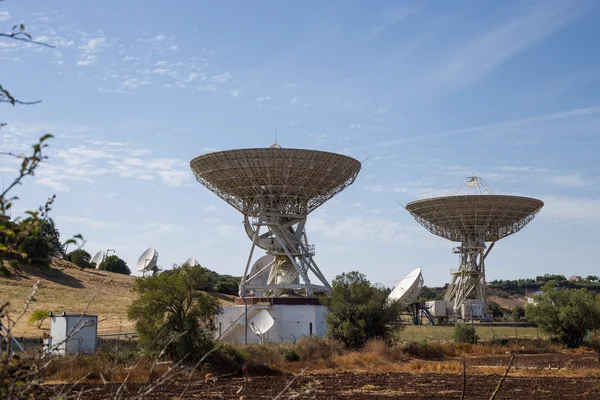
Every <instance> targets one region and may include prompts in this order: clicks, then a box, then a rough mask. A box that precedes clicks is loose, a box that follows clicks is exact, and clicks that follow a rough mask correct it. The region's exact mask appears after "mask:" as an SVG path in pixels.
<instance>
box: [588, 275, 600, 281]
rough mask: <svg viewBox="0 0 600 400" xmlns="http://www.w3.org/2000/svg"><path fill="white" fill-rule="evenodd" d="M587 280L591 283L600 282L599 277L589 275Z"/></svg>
mask: <svg viewBox="0 0 600 400" xmlns="http://www.w3.org/2000/svg"><path fill="white" fill-rule="evenodd" d="M585 279H587V280H588V281H590V282H598V275H588V277H587V278H585Z"/></svg>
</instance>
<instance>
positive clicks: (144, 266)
mask: <svg viewBox="0 0 600 400" xmlns="http://www.w3.org/2000/svg"><path fill="white" fill-rule="evenodd" d="M157 262H158V251H156V249H154V248H152V247H150V248H149V249H147V250H146V251H144V252H143V253H142V255H141V256H140V258H139V260H138V262H137V265H136V268H137V270H138V271H140V272H147V271H152V270H154V269H156V268H157V266H156V263H157Z"/></svg>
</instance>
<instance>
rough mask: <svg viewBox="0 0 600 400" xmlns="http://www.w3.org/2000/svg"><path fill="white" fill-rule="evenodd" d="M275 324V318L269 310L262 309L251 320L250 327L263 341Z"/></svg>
mask: <svg viewBox="0 0 600 400" xmlns="http://www.w3.org/2000/svg"><path fill="white" fill-rule="evenodd" d="M273 325H275V320H274V319H273V317H271V314H269V312H268V311H267V310H262V311H261V312H259V313H258V314H256V316H255V317H254V318H252V319H251V320H250V328H251V329H252V332H254V333H255V334H256V336H258V337H259V338H260V342H261V343H262V342H263V340H264V338H265V334H266V333H267V332H268V331H269V329H271V328H272V327H273Z"/></svg>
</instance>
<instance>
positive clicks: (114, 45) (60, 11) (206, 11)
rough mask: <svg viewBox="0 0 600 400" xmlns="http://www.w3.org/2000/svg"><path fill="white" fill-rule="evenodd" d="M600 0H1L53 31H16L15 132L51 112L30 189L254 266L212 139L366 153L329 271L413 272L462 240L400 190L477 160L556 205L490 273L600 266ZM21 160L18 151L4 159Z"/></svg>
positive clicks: (444, 272) (149, 235) (175, 253)
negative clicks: (425, 221)
mask: <svg viewBox="0 0 600 400" xmlns="http://www.w3.org/2000/svg"><path fill="white" fill-rule="evenodd" d="M598 5H600V3H599V2H597V1H573V0H570V1H514V2H508V1H504V2H494V1H462V2H458V1H455V2H442V1H417V2H408V1H406V2H398V1H377V2H367V1H363V2H350V1H337V2H335V1H330V2H318V1H314V2H310V1H304V2H276V1H271V2H267V1H260V2H242V1H236V2H233V1H223V2H213V1H195V2H192V1H187V2H183V1H181V2H158V1H143V2H142V1H133V0H130V1H127V2H123V1H102V2H81V1H53V2H52V1H50V2H49V1H33V0H32V1H27V2H20V1H14V0H12V1H11V0H8V1H4V2H2V3H0V27H3V28H2V29H3V30H4V31H9V30H10V28H11V27H12V26H13V25H14V24H16V23H19V22H23V23H25V24H26V26H27V30H28V31H29V32H30V33H31V34H32V35H33V36H34V39H37V40H41V41H44V42H47V43H50V44H53V45H55V46H56V47H55V48H54V49H49V48H45V47H39V46H31V45H27V44H21V43H16V42H11V41H8V40H3V41H0V63H1V64H0V65H1V69H0V70H1V71H2V75H1V77H2V81H1V83H2V84H3V85H4V86H5V87H7V88H9V89H10V90H11V91H12V93H13V94H15V95H16V96H17V97H18V98H19V99H21V100H38V99H41V100H43V102H42V103H41V104H38V105H35V106H18V107H11V106H9V105H3V106H2V108H1V109H2V113H1V114H0V117H1V118H0V119H1V120H2V121H4V122H7V123H8V126H6V127H4V128H3V129H2V130H0V143H1V148H2V150H5V149H10V150H15V151H23V149H24V148H25V147H26V146H27V145H28V144H30V143H33V142H34V141H35V139H36V138H37V137H39V136H40V135H41V134H42V133H45V132H51V133H53V134H54V135H55V138H54V139H53V140H52V142H51V147H50V152H49V155H50V159H49V160H48V162H47V163H46V164H45V165H44V166H43V167H41V168H40V170H39V173H38V174H37V175H36V176H35V177H34V178H31V179H30V180H29V181H28V182H27V184H26V185H24V186H23V187H21V188H19V189H18V195H19V196H20V197H21V199H22V200H21V201H20V202H19V203H18V207H19V209H21V210H22V209H25V208H28V207H35V206H36V205H39V204H40V203H41V202H43V201H44V199H45V198H46V197H48V196H50V195H51V194H52V193H56V194H57V200H56V203H55V205H54V209H53V217H54V219H55V222H56V224H57V226H58V228H59V230H60V232H61V234H62V235H63V236H65V237H66V236H68V235H71V234H74V233H82V234H83V235H84V237H85V238H86V240H87V243H86V247H85V248H86V249H87V250H88V251H89V252H90V253H95V252H96V251H98V250H101V249H107V248H111V249H116V252H117V254H118V255H119V256H121V257H122V258H124V259H125V260H126V261H127V262H128V264H129V265H130V267H134V266H135V263H136V261H137V258H138V257H139V255H140V254H141V253H142V252H143V250H144V249H145V248H147V247H150V246H152V247H155V248H157V250H158V251H159V254H160V258H159V264H161V265H163V267H166V268H170V267H171V265H172V263H181V262H183V261H184V260H186V259H187V258H189V257H195V258H197V259H198V260H199V261H200V262H201V263H202V264H203V265H205V266H206V267H208V268H211V269H214V270H216V271H219V272H221V273H229V274H236V275H240V274H241V273H242V271H243V268H244V265H245V260H246V257H247V254H248V251H249V247H250V241H249V240H248V238H247V237H246V236H245V233H244V231H243V229H242V225H241V221H242V218H241V215H240V214H239V213H238V212H237V211H236V210H234V209H233V208H232V207H230V206H228V205H226V204H225V203H224V202H222V201H221V200H219V199H218V198H217V197H216V196H215V195H214V194H212V193H210V192H209V191H208V190H206V189H205V188H204V187H202V186H201V185H200V184H198V183H196V182H195V180H194V178H193V176H192V174H191V172H190V170H189V165H188V162H189V160H190V159H192V158H193V157H195V156H198V155H200V154H203V153H206V152H210V151H213V150H217V149H218V150H225V149H232V148H244V147H263V146H264V147H267V146H269V145H271V144H272V142H273V141H274V132H275V130H276V129H277V130H278V132H279V142H280V144H281V145H282V146H284V147H296V148H310V149H318V150H326V151H334V152H341V153H344V154H348V155H350V156H353V157H355V158H357V159H358V160H361V161H362V160H365V159H366V161H365V162H364V163H363V168H362V171H361V173H360V174H359V176H358V178H357V180H356V182H355V183H354V185H352V186H351V187H350V188H348V189H347V190H346V191H344V192H342V193H341V194H339V195H338V196H337V197H335V198H334V199H333V200H331V201H330V202H329V203H327V204H326V205H325V206H323V207H322V208H320V209H318V210H317V211H315V212H314V213H313V214H311V215H310V216H309V219H308V223H307V232H308V237H309V240H310V241H311V242H313V243H314V244H315V245H316V252H317V255H316V261H317V263H318V264H319V266H320V267H321V269H322V270H323V272H324V273H325V275H326V276H327V277H328V278H329V279H333V277H334V276H335V275H337V274H339V273H341V272H344V271H350V270H355V269H358V270H360V271H362V272H365V273H366V274H367V276H368V277H369V278H370V279H371V280H372V281H374V282H380V283H382V284H384V285H388V286H389V285H392V284H393V282H394V281H395V280H397V279H400V278H401V277H402V276H404V275H405V274H407V273H408V272H410V271H411V270H413V269H414V268H415V267H417V266H421V267H422V268H423V271H424V277H425V283H426V284H427V285H430V286H433V285H442V284H444V283H445V282H447V281H448V280H449V270H450V269H451V268H455V267H456V264H457V258H456V255H453V254H452V251H451V250H452V247H453V246H454V244H453V243H452V242H449V241H446V240H445V239H442V238H438V237H435V236H433V235H431V234H429V233H427V232H426V231H425V229H424V228H422V227H421V226H420V225H418V224H417V222H415V221H414V220H413V219H412V217H411V216H410V215H409V214H408V213H407V212H406V211H404V210H403V209H402V208H401V207H400V206H398V204H397V203H396V202H395V201H394V199H397V200H398V201H400V202H401V203H407V202H409V201H412V200H416V199H420V198H424V197H429V196H437V195H446V194H450V193H451V192H452V191H453V190H454V189H455V188H456V187H458V186H459V185H460V184H461V182H462V181H463V180H464V178H465V177H466V176H468V175H471V174H472V172H474V173H475V174H476V175H478V176H481V177H483V179H484V180H485V181H486V182H487V184H488V185H489V186H490V187H491V188H492V189H493V190H494V191H495V192H496V193H500V194H518V195H525V196H532V197H538V198H540V199H542V200H543V201H544V202H545V203H546V205H545V207H544V208H543V209H542V211H541V212H540V214H539V215H538V216H537V217H536V219H535V220H534V221H533V222H532V223H531V224H530V225H528V226H527V227H526V228H525V229H524V230H523V231H522V232H520V233H519V234H517V235H514V236H511V237H509V238H506V239H504V240H502V241H501V242H499V243H498V244H497V245H496V246H495V248H494V250H493V251H492V253H491V254H490V257H489V258H488V259H487V275H488V279H501V278H503V279H515V278H520V277H533V276H536V275H540V274H543V273H561V274H565V275H571V274H577V275H588V274H597V272H598V262H597V259H598V254H597V251H598V250H597V248H598V241H599V240H600V224H599V222H600V192H599V179H598V175H599V172H600V171H599V170H600V162H599V161H598V159H599V156H600V136H599V133H600V95H599V93H600V54H599V53H598V51H597V49H598V43H597V38H598V37H599V35H600V23H599V22H600V7H598ZM14 171H15V164H14V163H12V162H11V161H10V160H8V159H6V158H4V159H1V160H0V174H1V177H2V178H3V179H4V180H5V181H8V180H10V179H11V178H12V177H13V176H14Z"/></svg>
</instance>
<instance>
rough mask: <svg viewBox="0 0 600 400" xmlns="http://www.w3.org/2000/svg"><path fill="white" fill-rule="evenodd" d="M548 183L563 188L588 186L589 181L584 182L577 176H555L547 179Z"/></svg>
mask: <svg viewBox="0 0 600 400" xmlns="http://www.w3.org/2000/svg"><path fill="white" fill-rule="evenodd" d="M548 182H550V183H552V184H554V185H557V186H565V187H583V186H588V185H589V184H590V182H589V181H587V180H584V179H583V178H582V177H581V176H580V175H579V174H570V175H556V176H553V177H551V178H550V179H548Z"/></svg>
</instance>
